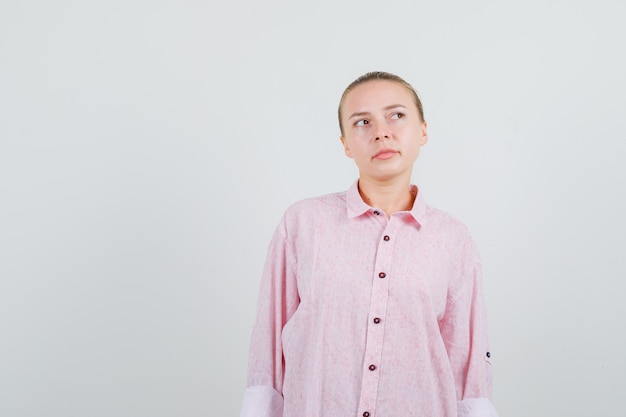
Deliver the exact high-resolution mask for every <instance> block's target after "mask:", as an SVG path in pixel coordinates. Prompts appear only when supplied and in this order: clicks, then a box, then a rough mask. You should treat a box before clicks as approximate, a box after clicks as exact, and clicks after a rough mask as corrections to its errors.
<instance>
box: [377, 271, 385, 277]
mask: <svg viewBox="0 0 626 417" xmlns="http://www.w3.org/2000/svg"><path fill="white" fill-rule="evenodd" d="M386 276H387V274H385V273H384V272H381V273H380V274H378V278H385V277H386Z"/></svg>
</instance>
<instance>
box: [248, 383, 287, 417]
mask: <svg viewBox="0 0 626 417" xmlns="http://www.w3.org/2000/svg"><path fill="white" fill-rule="evenodd" d="M241 417H283V396H282V395H280V393H279V392H278V391H276V390H275V389H274V388H272V387H268V386H264V385H256V386H253V387H248V388H246V392H245V394H244V396H243V407H242V408H241Z"/></svg>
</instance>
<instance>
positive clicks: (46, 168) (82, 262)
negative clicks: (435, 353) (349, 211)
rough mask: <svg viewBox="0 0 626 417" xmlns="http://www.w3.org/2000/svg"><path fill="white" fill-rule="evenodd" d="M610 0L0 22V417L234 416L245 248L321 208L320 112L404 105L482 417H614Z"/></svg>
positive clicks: (616, 185)
mask: <svg viewBox="0 0 626 417" xmlns="http://www.w3.org/2000/svg"><path fill="white" fill-rule="evenodd" d="M624 4H625V3H624V2H623V1H621V0H615V1H609V0H597V1H585V2H583V1H555V0H548V1H546V0H530V1H517V2H504V1H488V0H476V1H473V2H466V1H460V0H458V1H437V2H435V1H431V2H420V1H412V2H409V1H406V2H402V1H363V0H361V1H339V0H337V1H332V2H331V1H322V2H307V3H304V2H295V1H291V2H290V1H264V2H263V1H255V0H244V1H235V2H230V3H228V2H225V1H224V2H217V1H216V0H208V1H180V0H178V1H174V0H169V1H165V0H163V1H159V0H157V1H140V0H130V1H106V2H105V1H89V2H85V1H68V0H58V1H54V2H47V1H41V0H40V1H28V0H20V1H9V0H3V1H2V2H1V3H0V415H2V416H11V417H13V416H15V417H27V416H28V417H31V416H33V417H35V416H36V417H41V416H51V417H57V416H58V417H70V416H81V417H83V416H107V417H108V416H132V417H143V416H145V417H153V416H154V417H157V416H177V417H192V416H194V417H196V416H197V417H199V416H237V415H238V413H239V409H240V405H241V398H242V394H243V391H244V388H245V378H246V376H245V372H246V371H245V370H246V362H247V350H248V342H249V337H250V331H251V326H252V322H253V320H254V314H255V305H256V293H257V290H258V283H259V278H260V272H261V269H262V264H263V262H264V257H265V251H266V248H267V244H268V241H269V238H270V235H271V233H272V231H273V229H274V227H275V225H276V223H277V222H278V220H279V218H280V216H281V214H282V212H283V210H284V209H285V208H286V207H287V206H288V205H289V204H291V203H293V202H294V201H296V200H298V199H301V198H304V197H310V196H315V195H319V194H324V193H329V192H335V191H340V190H343V189H346V188H347V187H348V186H349V185H350V184H351V183H352V182H353V181H354V179H355V178H356V175H357V171H356V169H355V168H354V166H353V163H352V161H351V160H349V159H347V158H346V157H345V156H344V155H343V152H342V148H341V145H340V143H339V140H338V136H339V129H338V126H337V122H336V107H337V104H338V101H339V97H340V95H341V92H342V91H343V89H344V88H345V86H346V85H347V84H348V83H349V82H351V81H352V80H353V79H354V78H356V77H357V76H359V75H361V74H362V73H364V72H367V71H370V70H386V71H391V72H395V73H397V74H399V75H401V76H402V77H404V78H406V79H407V80H408V81H409V82H411V83H412V84H413V85H414V86H415V87H416V89H417V90H418V91H419V93H420V94H421V96H422V100H423V102H424V106H425V113H426V119H427V121H428V122H429V133H430V141H429V143H428V144H427V145H426V147H425V148H423V151H422V155H421V156H420V159H419V160H418V162H417V164H416V170H415V173H414V174H415V175H414V181H415V182H416V183H417V184H418V185H419V186H420V188H421V190H422V192H423V193H424V195H425V197H426V199H427V201H428V202H429V203H430V204H431V205H433V206H435V207H438V208H441V209H444V210H445V211H448V212H450V213H453V214H454V215H455V216H456V217H458V218H460V219H461V220H462V221H463V222H464V223H465V224H466V225H467V226H468V227H469V228H470V230H471V232H472V234H473V236H474V238H475V239H476V240H477V242H478V245H479V247H480V249H481V252H482V256H483V263H484V272H485V282H486V288H487V289H486V291H487V293H486V297H487V303H488V310H489V314H490V329H491V340H492V349H493V354H494V359H495V386H494V403H495V405H496V407H497V409H498V410H499V412H500V415H501V417H526V416H533V417H544V416H545V417H554V416H568V417H573V416H581V417H583V416H590V415H603V416H617V415H622V414H623V399H622V398H623V392H624V388H625V385H624V375H626V361H625V359H624V352H626V342H625V338H626V334H625V333H626V332H625V331H624V328H625V327H626V326H625V323H624V322H625V317H626V303H624V302H623V299H624V296H623V293H624V290H625V285H624V280H625V278H626V265H625V261H624V258H623V253H624V249H626V244H625V238H624V236H625V234H626V222H625V221H624V219H623V216H624V212H625V211H626V203H625V195H624V194H625V185H626V184H624V182H625V181H624V180H625V177H626V170H625V169H624V168H623V166H622V162H623V160H624V156H625V153H626V146H625V142H626V126H625V119H626V117H625V116H626V82H625V78H626V77H625V74H626V64H625V54H624V50H625V45H624V43H625V40H626V29H625V26H624V24H623V22H624V17H625V15H626V6H624Z"/></svg>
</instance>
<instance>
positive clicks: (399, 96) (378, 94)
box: [344, 80, 415, 115]
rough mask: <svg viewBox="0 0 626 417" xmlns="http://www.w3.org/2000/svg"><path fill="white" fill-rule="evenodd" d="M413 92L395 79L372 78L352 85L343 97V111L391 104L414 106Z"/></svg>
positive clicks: (346, 112) (348, 112)
mask: <svg viewBox="0 0 626 417" xmlns="http://www.w3.org/2000/svg"><path fill="white" fill-rule="evenodd" d="M414 103H415V100H414V98H413V94H412V93H411V92H410V91H409V89H408V88H407V87H406V86H404V85H402V84H401V83H399V82H396V81H390V80H372V81H367V82H365V83H363V84H359V85H358V86H356V87H354V88H353V89H352V90H351V91H350V92H348V94H347V95H346V97H345V100H344V112H345V114H347V115H349V114H350V112H351V110H352V111H361V110H375V109H376V108H383V107H386V106H389V105H393V104H401V105H404V106H406V107H415V104H414Z"/></svg>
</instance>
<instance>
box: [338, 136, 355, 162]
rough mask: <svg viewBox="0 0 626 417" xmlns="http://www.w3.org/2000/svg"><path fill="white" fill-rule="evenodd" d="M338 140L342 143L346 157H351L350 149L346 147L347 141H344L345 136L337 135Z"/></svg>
mask: <svg viewBox="0 0 626 417" xmlns="http://www.w3.org/2000/svg"><path fill="white" fill-rule="evenodd" d="M339 140H341V144H342V145H343V150H344V152H345V153H346V156H347V157H348V158H352V152H351V151H350V148H349V147H348V142H347V141H346V138H344V137H343V136H339Z"/></svg>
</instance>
